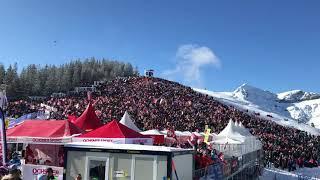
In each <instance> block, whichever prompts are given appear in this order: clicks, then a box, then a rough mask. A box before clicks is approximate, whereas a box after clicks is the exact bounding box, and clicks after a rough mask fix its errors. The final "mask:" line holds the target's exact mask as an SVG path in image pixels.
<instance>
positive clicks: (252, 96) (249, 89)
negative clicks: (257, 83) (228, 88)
mask: <svg viewBox="0 0 320 180" xmlns="http://www.w3.org/2000/svg"><path fill="white" fill-rule="evenodd" d="M232 96H233V97H235V98H237V99H241V100H246V101H252V100H254V101H257V100H262V101H265V100H275V99H276V98H277V95H276V94H273V93H271V92H269V91H265V90H262V89H259V88H256V87H253V86H251V85H249V84H246V83H245V84H242V85H241V86H240V87H238V88H237V89H236V90H235V91H233V93H232Z"/></svg>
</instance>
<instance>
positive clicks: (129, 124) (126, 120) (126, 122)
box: [120, 111, 141, 132]
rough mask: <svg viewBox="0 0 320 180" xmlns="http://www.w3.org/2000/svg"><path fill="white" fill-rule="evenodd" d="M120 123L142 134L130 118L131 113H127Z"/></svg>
mask: <svg viewBox="0 0 320 180" xmlns="http://www.w3.org/2000/svg"><path fill="white" fill-rule="evenodd" d="M120 123H121V124H123V125H125V126H127V127H128V128H130V129H133V130H135V131H137V132H141V130H140V129H139V128H138V127H137V126H136V125H135V124H134V122H133V121H132V119H131V118H130V115H129V113H128V112H127V111H126V112H125V113H124V115H123V116H122V118H121V120H120Z"/></svg>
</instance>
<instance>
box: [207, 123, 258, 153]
mask: <svg viewBox="0 0 320 180" xmlns="http://www.w3.org/2000/svg"><path fill="white" fill-rule="evenodd" d="M211 144H212V145H213V147H214V148H216V149H217V150H219V151H221V152H223V153H225V154H228V155H232V156H241V155H243V154H247V153H250V152H253V151H256V150H259V149H261V148H262V144H261V142H260V141H259V140H258V139H257V138H256V137H255V136H253V135H252V134H251V133H250V132H249V130H248V129H246V128H245V127H244V126H243V125H242V123H241V122H239V123H237V124H235V123H234V122H233V121H232V120H231V119H230V121H229V123H228V125H227V126H226V127H225V128H224V129H223V130H222V131H221V132H220V133H219V134H218V135H216V136H214V137H213V141H212V142H211Z"/></svg>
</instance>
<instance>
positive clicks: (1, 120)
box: [0, 107, 7, 166]
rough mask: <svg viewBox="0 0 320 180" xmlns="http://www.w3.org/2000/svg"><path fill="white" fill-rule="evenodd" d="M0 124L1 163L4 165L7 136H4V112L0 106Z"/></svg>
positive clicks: (5, 161)
mask: <svg viewBox="0 0 320 180" xmlns="http://www.w3.org/2000/svg"><path fill="white" fill-rule="evenodd" d="M0 126H1V129H0V130H1V138H2V139H1V140H2V144H1V146H2V147H1V148H2V152H1V153H2V165H3V166H5V165H6V163H7V136H6V123H5V116H4V112H3V110H2V107H0Z"/></svg>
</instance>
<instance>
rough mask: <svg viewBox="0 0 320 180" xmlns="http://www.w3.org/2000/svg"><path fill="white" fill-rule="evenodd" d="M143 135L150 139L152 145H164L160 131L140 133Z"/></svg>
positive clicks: (153, 130)
mask: <svg viewBox="0 0 320 180" xmlns="http://www.w3.org/2000/svg"><path fill="white" fill-rule="evenodd" d="M141 134H143V135H148V136H150V137H152V139H153V143H154V144H164V142H165V141H164V134H162V133H161V132H160V131H158V130H156V129H152V130H148V131H143V132H141Z"/></svg>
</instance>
